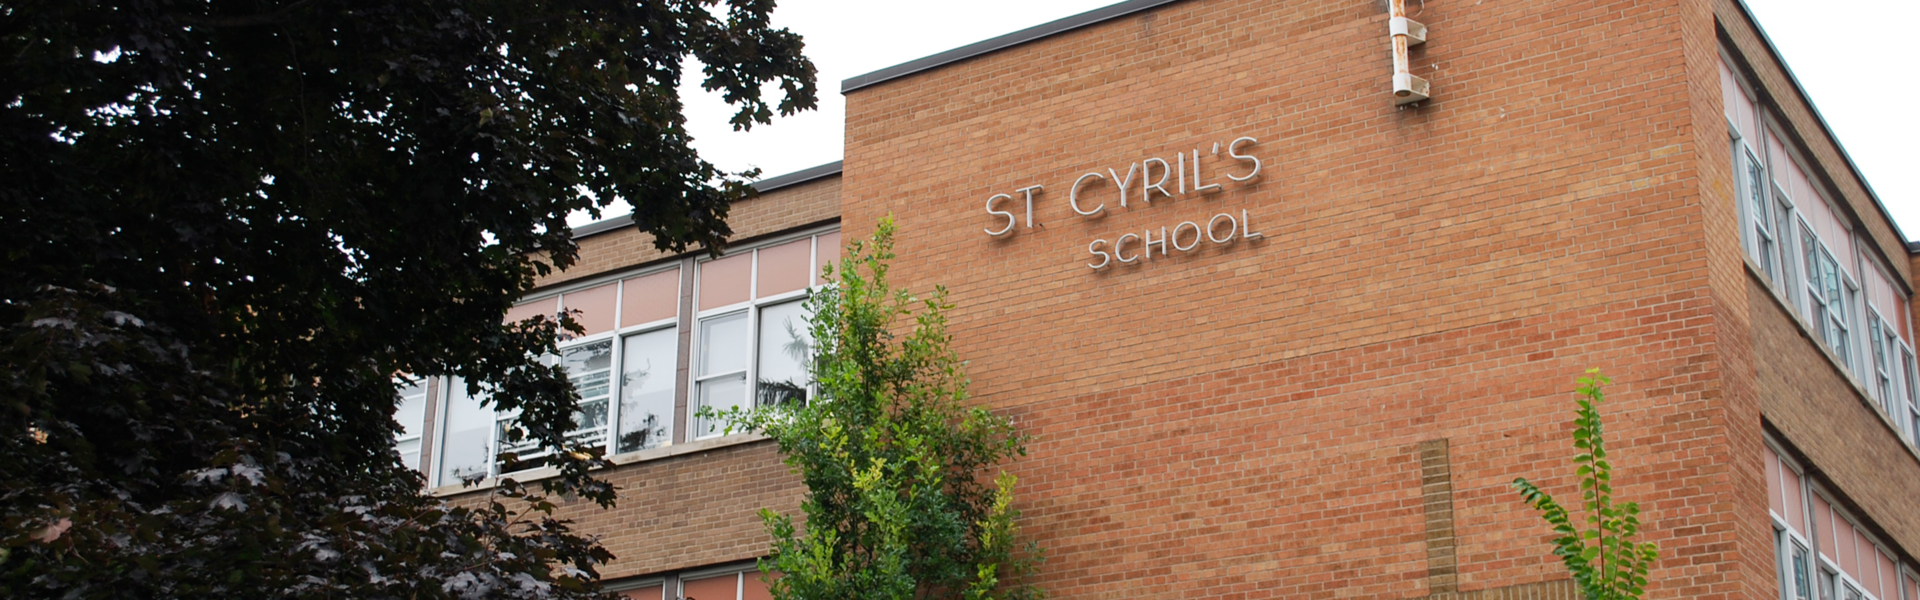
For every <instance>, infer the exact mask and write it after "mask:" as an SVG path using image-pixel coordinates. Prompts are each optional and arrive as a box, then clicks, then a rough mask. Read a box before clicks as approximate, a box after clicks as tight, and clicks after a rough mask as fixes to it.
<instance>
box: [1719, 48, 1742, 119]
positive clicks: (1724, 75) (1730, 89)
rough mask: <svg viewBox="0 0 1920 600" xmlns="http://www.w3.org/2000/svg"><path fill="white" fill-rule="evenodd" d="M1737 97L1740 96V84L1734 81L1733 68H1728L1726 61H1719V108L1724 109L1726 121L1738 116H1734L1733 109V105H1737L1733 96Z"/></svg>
mask: <svg viewBox="0 0 1920 600" xmlns="http://www.w3.org/2000/svg"><path fill="white" fill-rule="evenodd" d="M1739 97H1740V84H1738V83H1735V82H1734V79H1733V69H1730V68H1728V67H1727V63H1725V62H1721V63H1720V103H1721V108H1722V109H1724V110H1725V111H1726V114H1727V120H1728V121H1732V120H1735V119H1738V118H1739V117H1737V116H1735V109H1734V107H1736V106H1739V103H1738V101H1736V100H1735V98H1739Z"/></svg>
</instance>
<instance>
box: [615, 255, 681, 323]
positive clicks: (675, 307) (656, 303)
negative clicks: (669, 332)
mask: <svg viewBox="0 0 1920 600" xmlns="http://www.w3.org/2000/svg"><path fill="white" fill-rule="evenodd" d="M621 285H624V286H626V288H625V289H624V290H622V291H621V292H620V326H621V327H632V326H634V325H639V324H641V323H652V322H654V321H658V320H661V319H670V318H673V316H674V315H677V314H680V270H679V269H673V270H670V271H664V272H660V273H654V274H652V275H642V276H640V277H635V278H633V279H628V280H626V281H623V282H621Z"/></svg>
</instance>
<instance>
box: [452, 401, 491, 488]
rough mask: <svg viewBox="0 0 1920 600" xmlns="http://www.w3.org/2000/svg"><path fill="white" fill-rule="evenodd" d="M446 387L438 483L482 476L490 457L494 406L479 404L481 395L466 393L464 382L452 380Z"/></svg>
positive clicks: (455, 482) (483, 477) (467, 479)
mask: <svg viewBox="0 0 1920 600" xmlns="http://www.w3.org/2000/svg"><path fill="white" fill-rule="evenodd" d="M447 388H448V389H447V415H446V419H445V420H444V421H442V423H443V424H444V425H445V426H446V427H444V428H443V429H442V433H441V438H440V439H441V443H440V481H439V484H440V485H454V484H457V483H460V482H462V481H477V480H480V479H485V478H486V477H487V464H488V463H490V462H492V460H493V408H492V407H482V406H480V397H477V396H470V395H468V394H467V384H466V383H465V382H462V381H460V380H458V379H455V380H452V381H450V382H449V383H448V385H447Z"/></svg>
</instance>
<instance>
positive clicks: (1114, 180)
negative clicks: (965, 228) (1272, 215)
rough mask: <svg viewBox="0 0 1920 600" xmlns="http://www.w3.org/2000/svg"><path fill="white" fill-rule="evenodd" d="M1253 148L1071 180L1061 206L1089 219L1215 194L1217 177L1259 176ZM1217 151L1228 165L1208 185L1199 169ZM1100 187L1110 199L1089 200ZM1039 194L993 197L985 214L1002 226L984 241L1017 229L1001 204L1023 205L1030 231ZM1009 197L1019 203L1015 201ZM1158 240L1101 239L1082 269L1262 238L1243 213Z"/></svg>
mask: <svg viewBox="0 0 1920 600" xmlns="http://www.w3.org/2000/svg"><path fill="white" fill-rule="evenodd" d="M1259 143H1260V141H1259V140H1258V139H1255V138H1253V137H1250V136H1243V137H1239V138H1235V139H1234V140H1233V141H1231V142H1227V143H1225V144H1222V143H1217V142H1216V143H1214V144H1213V146H1212V147H1211V148H1210V151H1208V152H1205V153H1203V152H1201V149H1200V148H1195V149H1193V150H1191V151H1188V152H1176V153H1174V157H1173V160H1172V161H1168V160H1167V159H1165V158H1161V157H1158V156H1155V157H1149V158H1146V159H1144V160H1141V161H1139V162H1135V163H1129V164H1128V165H1127V170H1126V173H1125V174H1124V175H1123V174H1121V173H1120V171H1119V170H1117V169H1113V168H1108V169H1106V172H1105V173H1101V172H1100V171H1091V172H1088V173H1086V174H1083V175H1081V176H1080V177H1078V178H1076V179H1074V181H1073V184H1072V185H1071V186H1068V188H1067V204H1068V206H1069V207H1071V208H1072V209H1073V212H1074V214H1077V215H1080V216H1081V217H1082V218H1088V219H1092V218H1098V217H1099V216H1101V214H1103V213H1105V212H1106V211H1107V210H1108V204H1109V202H1117V203H1118V204H1119V206H1120V207H1122V208H1127V207H1130V206H1132V205H1134V204H1151V203H1152V202H1153V200H1154V196H1155V194H1158V195H1159V196H1160V197H1161V198H1163V199H1171V198H1173V197H1175V196H1176V195H1202V196H1204V195H1209V194H1214V193H1218V192H1220V191H1221V190H1223V189H1225V186H1224V185H1223V184H1222V183H1221V180H1220V179H1219V176H1222V175H1223V176H1225V177H1226V180H1227V181H1231V182H1233V183H1245V182H1248V181H1252V180H1253V179H1254V178H1256V177H1259V176H1260V169H1261V167H1262V163H1261V161H1260V158H1259V157H1257V156H1254V155H1253V154H1252V153H1251V152H1249V151H1248V149H1249V148H1251V147H1253V146H1255V145H1258V144H1259ZM1222 151H1225V154H1226V157H1225V159H1226V160H1228V161H1232V162H1233V163H1234V164H1232V165H1229V166H1228V167H1227V168H1225V169H1224V170H1221V172H1219V173H1218V175H1216V176H1215V177H1214V178H1212V180H1211V181H1209V178H1208V177H1207V169H1205V168H1204V167H1205V166H1206V165H1205V163H1206V162H1208V159H1216V158H1217V157H1219V156H1220V154H1221V153H1222ZM1216 170H1220V169H1216ZM1103 187H1104V188H1108V189H1109V190H1111V193H1112V194H1114V195H1112V196H1105V197H1103V198H1096V197H1095V194H1097V191H1098V190H1100V188H1103ZM1169 188H1171V189H1169ZM1044 189H1045V186H1040V185H1031V186H1027V187H1023V188H1019V189H1016V190H1014V191H1013V193H1000V194H994V195H993V196H991V197H989V198H987V204H986V211H987V214H988V215H989V216H991V217H995V218H997V219H1004V222H1003V223H1001V224H1000V226H999V228H998V229H995V228H987V229H984V230H983V231H984V232H985V233H986V234H987V235H989V236H993V237H1004V236H1007V235H1010V234H1012V233H1014V231H1015V230H1016V229H1020V228H1022V227H1021V224H1022V220H1021V218H1020V217H1021V216H1022V215H1018V214H1016V213H1015V212H1014V211H1010V210H1002V209H1001V205H1002V204H1003V203H1007V202H1015V201H1021V202H1022V203H1023V204H1024V206H1023V207H1022V208H1024V209H1025V210H1024V211H1023V212H1024V213H1025V214H1024V217H1025V220H1024V223H1025V228H1029V229H1030V228H1032V227H1033V226H1034V219H1033V204H1034V199H1035V196H1036V195H1038V194H1039V193H1040V192H1041V191H1043V190H1044ZM1015 194H1018V195H1019V197H1018V198H1016V197H1015ZM1236 217H1237V218H1236ZM1158 234H1159V235H1158V236H1155V231H1154V230H1153V229H1152V228H1149V229H1147V230H1144V231H1142V232H1141V233H1138V234H1136V233H1132V232H1129V233H1125V234H1121V235H1120V236H1119V237H1117V238H1115V239H1113V240H1112V241H1108V240H1107V239H1106V238H1101V239H1096V240H1093V241H1092V242H1090V243H1088V244H1087V252H1088V254H1089V256H1092V257H1094V258H1096V259H1097V261H1096V262H1089V263H1088V264H1087V266H1088V267H1090V268H1092V269H1095V270H1098V269H1104V268H1107V267H1108V266H1110V265H1115V264H1122V265H1124V264H1134V263H1138V262H1140V261H1141V260H1143V259H1146V260H1151V257H1152V255H1153V251H1154V249H1155V248H1158V249H1159V251H1160V256H1162V257H1165V256H1168V255H1169V253H1168V249H1169V248H1171V249H1172V250H1175V251H1179V252H1191V251H1193V250H1195V249H1198V248H1199V247H1200V246H1201V245H1202V243H1211V244H1216V245H1226V244H1231V243H1233V242H1234V241H1235V240H1255V239H1259V238H1261V237H1264V236H1263V235H1262V234H1261V233H1259V232H1257V231H1255V230H1254V227H1253V223H1252V215H1251V214H1250V213H1249V212H1248V211H1246V210H1241V211H1240V214H1239V215H1237V216H1236V215H1233V214H1230V213H1220V214H1216V215H1213V216H1212V217H1211V218H1208V219H1206V220H1205V224H1204V225H1203V224H1202V223H1201V222H1199V221H1182V222H1180V223H1179V224H1177V225H1173V226H1171V227H1160V228H1159V231H1158Z"/></svg>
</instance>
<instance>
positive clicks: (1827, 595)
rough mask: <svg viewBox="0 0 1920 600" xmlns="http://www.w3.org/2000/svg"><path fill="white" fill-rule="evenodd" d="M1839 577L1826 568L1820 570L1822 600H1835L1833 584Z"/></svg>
mask: <svg viewBox="0 0 1920 600" xmlns="http://www.w3.org/2000/svg"><path fill="white" fill-rule="evenodd" d="M1837 576H1838V575H1837V574H1836V573H1834V572H1833V571H1830V570H1827V568H1826V567H1821V568H1820V600H1834V597H1833V589H1834V588H1833V582H1834V579H1835V578H1836V577H1837Z"/></svg>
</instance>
